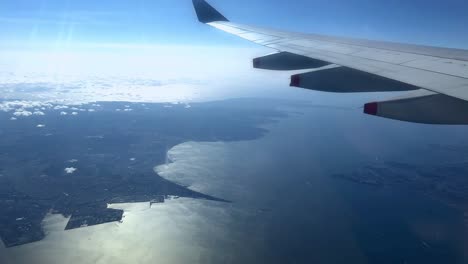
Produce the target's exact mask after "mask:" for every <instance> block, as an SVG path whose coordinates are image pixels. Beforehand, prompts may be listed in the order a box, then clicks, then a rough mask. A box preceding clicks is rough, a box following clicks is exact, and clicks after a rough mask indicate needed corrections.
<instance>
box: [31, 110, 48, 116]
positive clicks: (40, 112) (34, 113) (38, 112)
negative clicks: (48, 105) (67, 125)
mask: <svg viewBox="0 0 468 264" xmlns="http://www.w3.org/2000/svg"><path fill="white" fill-rule="evenodd" d="M33 115H37V116H43V115H45V113H44V112H42V111H34V112H33Z"/></svg>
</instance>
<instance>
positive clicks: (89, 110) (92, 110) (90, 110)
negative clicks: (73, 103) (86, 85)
mask: <svg viewBox="0 0 468 264" xmlns="http://www.w3.org/2000/svg"><path fill="white" fill-rule="evenodd" d="M88 112H96V110H94V109H88Z"/></svg>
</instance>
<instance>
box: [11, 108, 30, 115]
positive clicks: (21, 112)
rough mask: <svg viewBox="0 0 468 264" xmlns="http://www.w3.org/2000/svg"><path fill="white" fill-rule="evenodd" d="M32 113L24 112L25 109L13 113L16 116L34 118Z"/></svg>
mask: <svg viewBox="0 0 468 264" xmlns="http://www.w3.org/2000/svg"><path fill="white" fill-rule="evenodd" d="M32 114H33V113H32V112H30V111H27V110H24V109H19V110H16V112H14V113H13V115H14V116H18V117H19V116H32Z"/></svg>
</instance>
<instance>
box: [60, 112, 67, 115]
mask: <svg viewBox="0 0 468 264" xmlns="http://www.w3.org/2000/svg"><path fill="white" fill-rule="evenodd" d="M60 115H63V116H65V115H68V113H67V112H60Z"/></svg>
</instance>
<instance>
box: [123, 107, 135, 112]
mask: <svg viewBox="0 0 468 264" xmlns="http://www.w3.org/2000/svg"><path fill="white" fill-rule="evenodd" d="M124 111H125V112H131V111H133V109H131V108H125V109H124Z"/></svg>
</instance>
